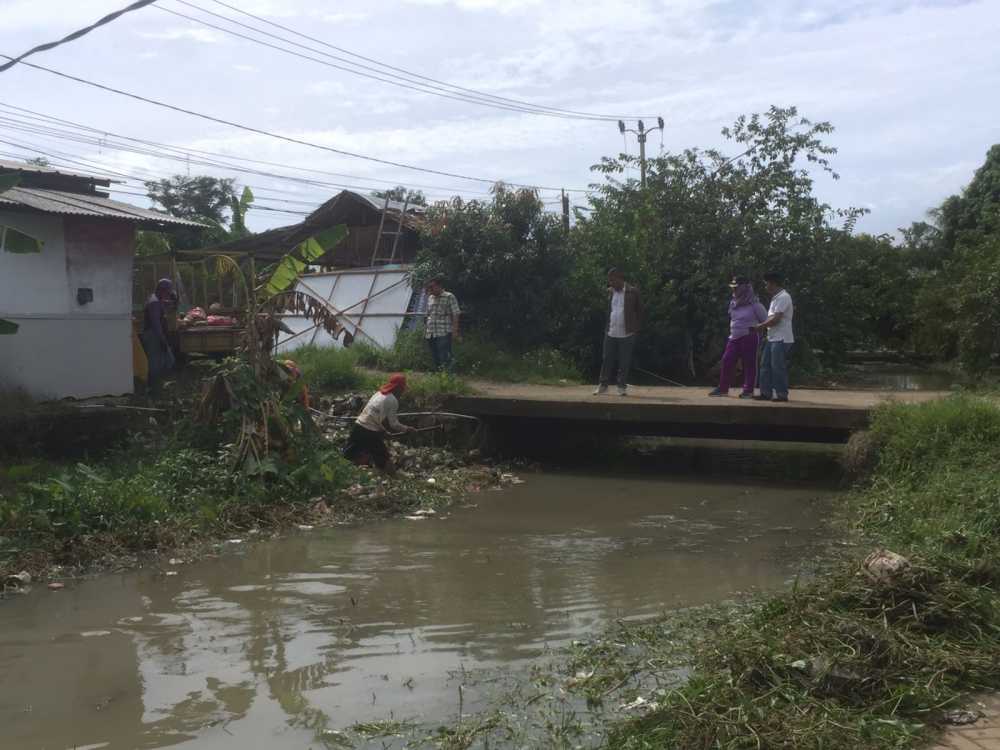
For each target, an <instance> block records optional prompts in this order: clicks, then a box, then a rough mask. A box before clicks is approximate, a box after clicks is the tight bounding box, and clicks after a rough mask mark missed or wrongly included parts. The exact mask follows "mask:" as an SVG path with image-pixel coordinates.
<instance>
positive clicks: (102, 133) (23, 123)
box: [0, 102, 588, 196]
mask: <svg viewBox="0 0 1000 750" xmlns="http://www.w3.org/2000/svg"><path fill="white" fill-rule="evenodd" d="M0 108H4V109H9V110H13V111H14V112H16V113H17V114H11V113H7V112H3V110H2V109H0V114H2V115H6V117H7V118H14V119H4V118H2V117H0V122H6V123H7V124H8V125H9V126H10V127H12V128H14V129H16V130H20V131H22V132H30V133H35V134H38V135H45V136H48V137H53V138H59V139H61V140H71V141H73V142H77V143H87V144H90V145H95V146H98V147H101V148H105V147H107V148H112V149H114V150H120V151H126V152H129V153H136V154H141V155H146V156H154V157H156V158H163V159H173V160H175V161H183V162H185V163H187V162H189V161H190V156H191V155H192V154H194V155H198V156H206V157H211V158H217V159H226V160H232V161H237V162H246V163H248V164H260V165H263V166H268V167H278V168H280V169H286V170H291V171H294V172H303V173H309V174H316V175H323V176H326V177H345V178H348V179H356V180H362V181H368V182H380V183H383V184H385V185H390V186H393V187H395V186H397V185H399V184H400V182H401V180H398V179H397V180H386V179H381V178H378V177H368V176H361V175H354V174H346V173H342V172H329V171H326V170H321V169H312V168H309V167H297V166H292V165H288V164H281V163H278V162H271V161H265V160H262V159H253V158H250V157H246V156H235V155H230V154H222V153H219V152H215V151H204V150H200V149H193V148H182V147H179V146H170V145H167V144H164V143H158V142H156V141H150V140H145V139H142V138H132V137H130V136H126V135H121V134H120V133H115V132H113V131H109V130H105V129H102V128H95V127H91V126H89V125H83V124H82V123H77V122H74V121H72V120H65V119H63V118H60V117H53V116H51V115H46V114H43V113H40V112H35V111H34V110H30V109H25V108H23V107H16V106H14V105H12V104H7V103H4V102H0ZM31 120H40V121H41V122H44V123H46V125H44V126H43V125H37V124H35V123H32V122H30V121H31ZM48 123H56V124H58V125H60V126H68V127H70V128H74V129H79V130H82V131H85V132H87V133H91V134H92V135H91V136H83V135H80V134H75V133H70V132H69V131H66V130H62V129H60V128H58V127H55V126H52V125H49V124H48ZM109 137H113V138H117V139H120V140H122V141H128V142H129V143H134V144H139V146H138V147H134V146H127V147H126V146H123V145H117V146H116V145H115V144H113V143H112V142H111V141H109ZM145 147H150V148H145ZM150 149H152V150H150ZM202 165H203V166H215V167H221V168H227V169H232V170H234V171H240V172H247V173H252V174H259V175H261V176H265V177H272V178H275V179H283V180H289V181H295V182H303V183H305V184H310V185H321V186H324V187H326V186H332V187H347V186H343V185H339V184H336V183H329V182H320V181H316V180H311V179H306V178H298V177H293V176H288V175H281V174H275V173H273V172H266V171H261V170H254V169H247V168H243V167H239V166H238V165H233V164H228V163H210V162H202ZM404 187H407V188H421V189H426V190H430V191H436V192H437V193H439V194H446V193H450V192H469V193H472V194H478V195H484V196H485V195H489V194H490V193H489V191H485V192H483V191H476V190H468V189H467V188H451V187H448V186H444V185H424V184H421V183H408V184H407V185H405V186H404ZM349 189H362V190H365V189H371V190H380V189H381V188H355V187H349ZM573 190H574V191H578V192H588V191H585V190H583V189H576V188H574V189H573Z"/></svg>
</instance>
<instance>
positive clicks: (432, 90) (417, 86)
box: [156, 0, 607, 122]
mask: <svg viewBox="0 0 1000 750" xmlns="http://www.w3.org/2000/svg"><path fill="white" fill-rule="evenodd" d="M177 1H178V2H181V3H183V4H184V5H190V6H191V7H193V8H198V6H196V5H191V3H187V2H184V0H177ZM156 7H157V8H158V9H159V10H162V11H163V12H164V13H169V14H171V15H174V16H177V17H179V18H184V19H186V20H188V21H192V22H194V23H197V24H200V25H202V26H205V27H207V28H210V29H215V30H216V31H221V32H222V33H224V34H229V35H231V36H235V37H238V38H240V39H245V40H247V41H249V42H253V43H255V44H260V45H262V46H264V47H268V48H270V49H274V50H277V51H279V52H284V53H285V54H288V55H292V56H293V57H298V58H301V59H303V60H309V61H311V62H314V63H318V64H320V65H325V66H326V67H328V68H334V69H336V70H342V71H345V72H347V73H351V74H353V75H358V76H361V77H363V78H369V79H371V80H374V81H379V82H381V83H386V84H389V85H390V86H396V87H398V88H403V89H406V90H408V91H417V92H420V93H424V94H433V95H434V96H440V97H443V98H445V99H453V100H455V101H460V102H466V103H470V104H480V105H483V106H487V107H493V108H495V109H503V110H507V111H509V112H519V113H524V114H538V115H547V116H550V117H559V118H564V119H573V120H581V119H585V120H600V121H601V122H606V121H607V120H605V118H596V117H578V116H576V115H564V114H560V113H557V112H548V111H544V110H535V109H529V108H526V107H515V106H512V105H509V104H502V103H499V102H492V101H489V100H484V99H480V98H478V97H472V96H469V95H466V94H461V93H455V92H448V90H447V89H444V88H442V87H440V86H434V85H431V84H421V83H415V82H404V81H402V80H395V79H392V78H385V77H383V76H381V75H373V74H372V73H365V72H362V70H376V69H375V68H371V67H369V66H367V65H360V64H359V63H354V62H350V61H348V60H344V58H341V57H336V56H335V55H330V54H329V53H326V52H323V51H321V50H316V49H313V48H311V47H303V46H302V45H301V44H299V45H298V46H300V47H302V48H303V49H307V50H309V51H311V52H316V53H317V54H321V55H324V56H326V57H330V58H332V59H334V60H342V61H344V62H347V64H348V65H354V66H357V67H359V68H361V69H362V70H356V69H354V68H349V67H346V66H345V65H338V64H336V63H332V62H328V61H327V60H321V59H319V58H316V57H311V56H310V55H306V54H303V53H301V52H297V51H295V50H291V49H288V48H286V47H281V46H279V45H277V44H271V43H270V42H266V41H264V40H262V39H255V38H254V37H252V36H248V35H246V34H241V33H240V32H238V31H233V30H232V29H227V28H225V27H223V26H219V25H217V24H213V23H209V22H208V21H205V20H202V19H200V18H195V17H194V16H189V15H187V14H185V13H181V12H179V11H176V10H171V9H169V8H163V7H161V6H156ZM198 9H199V10H201V11H202V12H203V13H209V14H210V15H213V16H218V17H219V18H225V19H226V20H227V21H229V22H230V23H234V24H236V25H239V26H244V27H245V28H248V29H251V30H253V31H254V32H256V33H258V34H263V35H265V36H268V37H271V38H273V39H279V40H281V41H284V42H288V43H291V44H296V42H294V41H292V40H289V39H285V38H283V37H279V36H277V35H275V34H271V33H269V32H265V31H260V30H259V29H254V28H253V27H252V26H247V25H246V24H242V23H240V22H239V21H234V20H232V19H229V18H226V17H225V16H220V15H219V14H217V13H212V11H209V10H204V9H202V8H198ZM378 72H382V71H378Z"/></svg>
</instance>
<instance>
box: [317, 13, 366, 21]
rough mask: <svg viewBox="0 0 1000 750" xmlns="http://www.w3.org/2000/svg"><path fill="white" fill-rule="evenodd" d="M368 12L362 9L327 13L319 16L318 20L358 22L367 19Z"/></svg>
mask: <svg viewBox="0 0 1000 750" xmlns="http://www.w3.org/2000/svg"><path fill="white" fill-rule="evenodd" d="M368 18H369V14H368V13H365V12H363V11H355V12H351V13H328V14H326V15H324V16H321V17H320V20H321V21H323V22H324V23H330V24H348V23H360V22H361V21H367V20H368Z"/></svg>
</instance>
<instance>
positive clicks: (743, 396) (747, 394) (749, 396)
mask: <svg viewBox="0 0 1000 750" xmlns="http://www.w3.org/2000/svg"><path fill="white" fill-rule="evenodd" d="M753 397H754V396H753V393H741V394H740V398H753Z"/></svg>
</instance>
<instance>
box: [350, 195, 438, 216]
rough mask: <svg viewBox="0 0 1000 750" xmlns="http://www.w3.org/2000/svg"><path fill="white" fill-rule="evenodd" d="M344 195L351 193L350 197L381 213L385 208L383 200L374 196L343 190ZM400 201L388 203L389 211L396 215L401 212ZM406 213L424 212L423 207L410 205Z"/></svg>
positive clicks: (401, 204)
mask: <svg viewBox="0 0 1000 750" xmlns="http://www.w3.org/2000/svg"><path fill="white" fill-rule="evenodd" d="M344 192H345V193H351V195H356V196H357V197H358V198H362V199H364V200H365V201H366V202H367V203H368V205H370V206H371V207H372V208H374V209H375V210H376V211H381V210H382V209H384V208H385V198H377V197H376V196H374V195H367V194H365V193H355V192H354V191H353V190H345V191H344ZM403 205H404V204H403V203H402V201H389V210H390V211H396V212H397V213H398V212H400V211H402V210H403ZM406 212H407V213H415V214H422V213H423V212H424V207H423V206H417V205H415V204H413V203H411V204H410V205H409V206H407V207H406Z"/></svg>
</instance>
